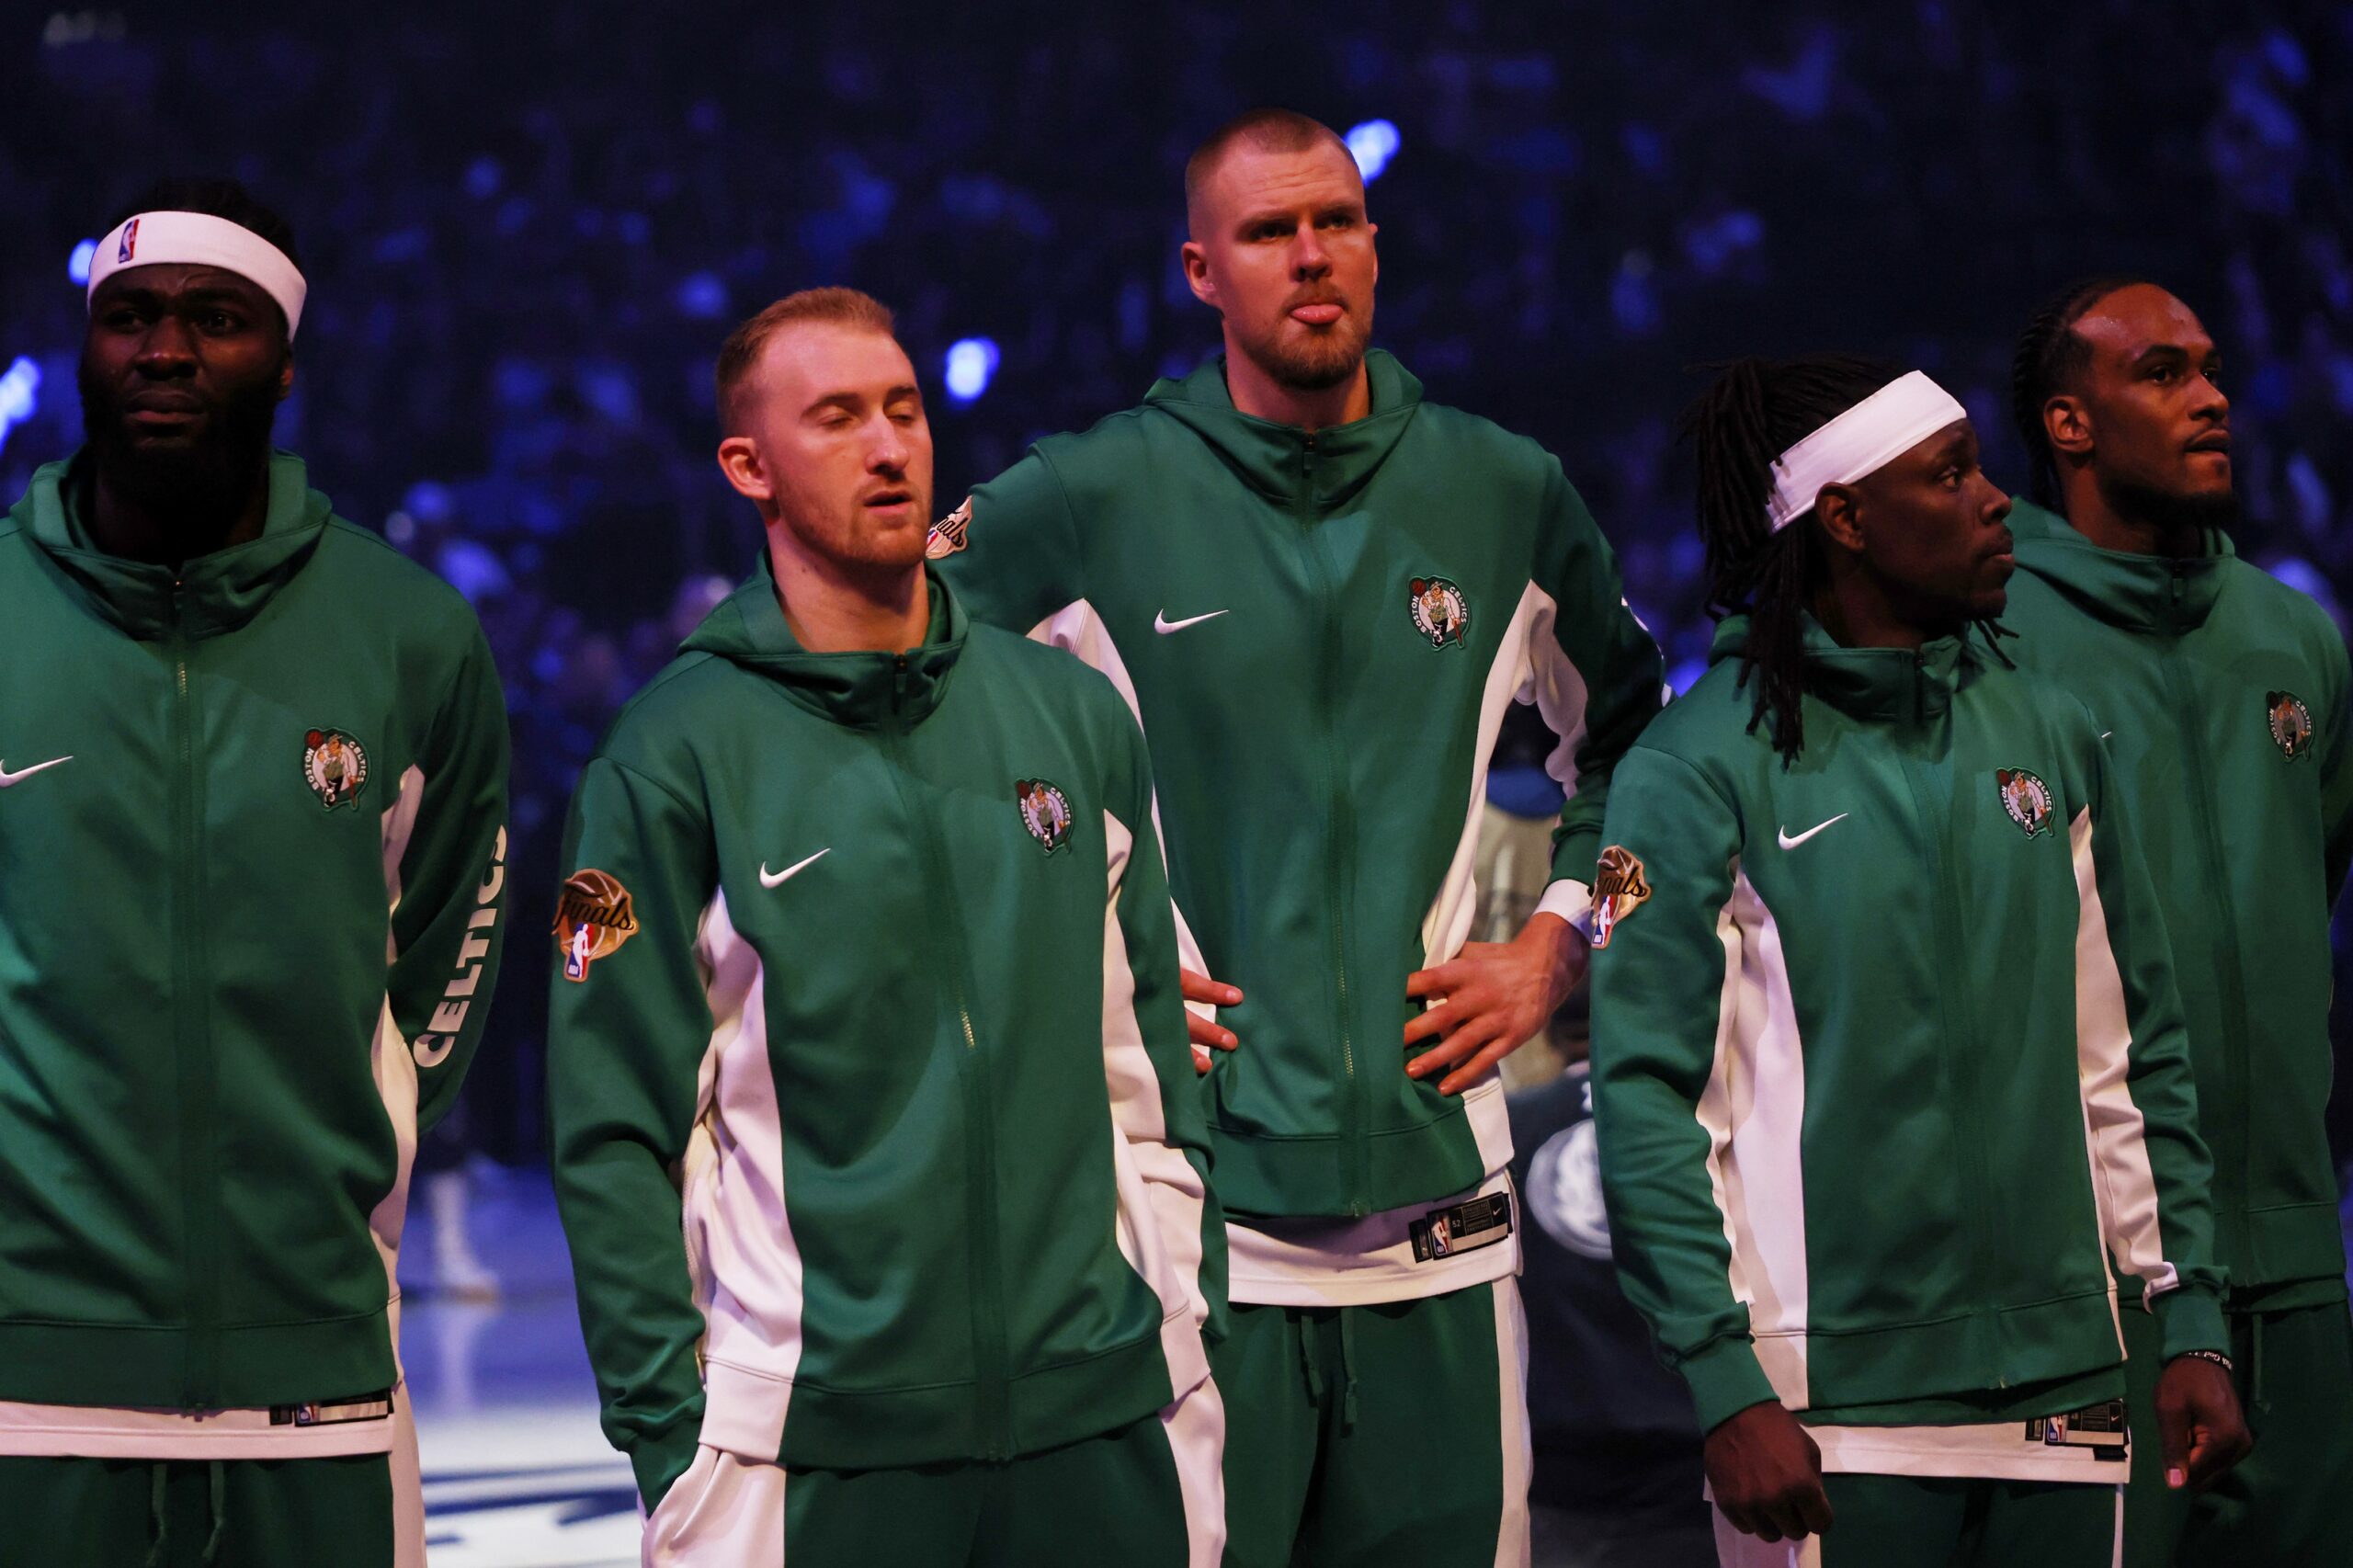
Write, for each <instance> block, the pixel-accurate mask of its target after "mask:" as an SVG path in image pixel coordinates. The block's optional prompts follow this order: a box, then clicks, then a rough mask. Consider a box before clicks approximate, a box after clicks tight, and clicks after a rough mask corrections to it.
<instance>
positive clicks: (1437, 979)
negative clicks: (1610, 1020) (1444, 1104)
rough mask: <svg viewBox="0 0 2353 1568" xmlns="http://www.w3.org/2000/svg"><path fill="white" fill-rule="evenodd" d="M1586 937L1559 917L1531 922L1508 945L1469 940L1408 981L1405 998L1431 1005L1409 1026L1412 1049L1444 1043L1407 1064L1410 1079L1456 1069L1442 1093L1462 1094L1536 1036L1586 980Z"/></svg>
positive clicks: (1540, 917)
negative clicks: (1429, 1044)
mask: <svg viewBox="0 0 2353 1568" xmlns="http://www.w3.org/2000/svg"><path fill="white" fill-rule="evenodd" d="M1587 956H1588V955H1587V952H1586V940H1585V935H1584V933H1583V932H1581V931H1579V930H1578V929H1577V928H1576V927H1575V926H1572V925H1570V924H1569V923H1568V922H1567V921H1565V920H1563V919H1562V918H1561V917H1560V916H1559V915H1548V914H1540V915H1532V916H1530V917H1529V922H1528V925H1527V926H1526V927H1525V928H1524V929H1522V930H1521V932H1520V934H1519V935H1518V936H1517V937H1513V938H1512V939H1511V940H1510V941H1508V942H1465V943H1463V944H1462V950H1461V952H1460V953H1457V954H1456V955H1455V956H1454V957H1453V958H1451V959H1449V960H1447V961H1446V962H1445V963H1442V964H1439V965H1438V966H1437V967H1436V968H1433V969H1419V970H1415V971H1414V972H1413V973H1412V974H1410V975H1407V976H1406V977H1405V994H1406V995H1408V996H1411V997H1414V998H1415V999H1417V1000H1424V1001H1428V1002H1430V1003H1431V1006H1429V1008H1428V1009H1427V1011H1426V1012H1424V1013H1423V1014H1422V1016H1421V1017H1417V1018H1415V1019H1414V1020H1412V1021H1411V1022H1409V1023H1408V1024H1406V1026H1405V1046H1406V1049H1407V1050H1411V1049H1413V1048H1414V1047H1415V1046H1417V1045H1421V1044H1424V1043H1426V1042H1427V1041H1430V1040H1436V1041H1437V1042H1438V1043H1437V1044H1436V1045H1434V1046H1432V1047H1431V1049H1429V1050H1427V1051H1423V1052H1422V1053H1421V1054H1420V1055H1419V1056H1416V1057H1415V1058H1414V1059H1413V1060H1412V1061H1411V1062H1407V1063H1406V1064H1405V1072H1406V1074H1407V1075H1408V1076H1409V1077H1415V1078H1427V1077H1428V1076H1430V1074H1433V1073H1437V1072H1439V1071H1441V1070H1444V1069H1449V1068H1450V1069H1452V1071H1450V1072H1448V1073H1447V1074H1446V1076H1445V1077H1444V1078H1442V1079H1440V1080H1439V1082H1438V1093H1440V1094H1442V1095H1459V1094H1461V1092H1462V1091H1463V1090H1464V1089H1467V1088H1469V1087H1470V1086H1471V1085H1473V1084H1475V1083H1477V1082H1478V1081H1479V1077H1480V1075H1481V1074H1483V1073H1485V1072H1486V1070H1487V1069H1488V1068H1490V1067H1493V1066H1494V1065H1495V1063H1496V1062H1501V1061H1502V1060H1503V1059H1504V1058H1505V1057H1506V1056H1509V1055H1510V1054H1511V1053H1512V1052H1513V1051H1518V1049H1519V1048H1520V1047H1521V1046H1523V1045H1526V1044H1527V1043H1528V1042H1529V1040H1533V1039H1535V1038H1536V1032H1537V1031H1538V1030H1539V1029H1540V1028H1543V1027H1544V1025H1545V1023H1546V1021H1547V1020H1549V1019H1550V1018H1551V1017H1552V1013H1553V1010H1554V1009H1556V1008H1557V1007H1559V1006H1560V1005H1561V1004H1562V1003H1563V1002H1565V1001H1567V1000H1568V996H1569V993H1570V992H1572V991H1574V990H1575V989H1576V985H1577V982H1578V981H1580V980H1582V979H1584V978H1585V966H1586V958H1587Z"/></svg>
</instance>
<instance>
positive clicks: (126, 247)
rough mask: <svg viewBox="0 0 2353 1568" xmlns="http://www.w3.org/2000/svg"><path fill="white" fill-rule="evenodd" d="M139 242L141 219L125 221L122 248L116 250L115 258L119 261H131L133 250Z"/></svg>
mask: <svg viewBox="0 0 2353 1568" xmlns="http://www.w3.org/2000/svg"><path fill="white" fill-rule="evenodd" d="M138 244H139V220H138V219H136V218H133V219H132V220H131V222H128V223H125V224H124V225H123V226H122V248H121V249H120V250H119V251H117V252H115V256H114V258H115V260H116V261H117V262H125V261H129V260H130V259H131V251H132V250H133V249H134V248H136V247H137V245H138Z"/></svg>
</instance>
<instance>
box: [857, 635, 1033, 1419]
mask: <svg viewBox="0 0 2353 1568" xmlns="http://www.w3.org/2000/svg"><path fill="white" fill-rule="evenodd" d="M906 705H907V656H906V655H905V654H904V653H900V654H896V655H894V656H893V657H892V674H891V722H890V723H889V724H887V725H886V726H884V728H883V732H882V737H883V749H884V751H885V753H886V754H887V755H888V756H889V758H890V762H891V767H892V783H893V785H894V787H895V788H896V789H897V790H898V791H899V803H900V805H901V807H902V808H903V809H904V811H905V812H906V813H907V818H908V822H909V824H910V825H911V826H912V827H913V829H914V832H915V846H916V849H917V852H918V854H919V855H920V856H921V857H922V860H923V867H924V881H925V884H926V886H927V887H928V888H930V889H931V890H932V896H931V897H930V898H929V899H927V900H926V903H927V904H928V905H929V906H930V908H931V910H932V912H933V913H932V918H931V939H932V950H933V952H934V953H935V954H936V955H943V956H944V957H945V958H946V960H947V961H946V962H944V963H937V962H936V963H935V965H934V968H935V970H937V971H945V973H946V974H947V976H948V982H949V988H950V989H951V991H952V992H953V994H954V996H955V1001H956V1026H957V1028H958V1029H959V1030H960V1031H961V1039H962V1043H963V1050H962V1051H961V1052H960V1053H959V1055H958V1058H957V1070H958V1071H957V1077H958V1080H959V1086H960V1087H961V1090H962V1092H963V1100H964V1127H965V1139H964V1148H965V1158H964V1222H965V1229H966V1232H967V1244H968V1245H969V1246H970V1247H971V1249H972V1251H971V1255H970V1266H969V1267H970V1280H969V1285H968V1289H969V1290H971V1292H972V1380H973V1396H974V1403H975V1405H976V1407H977V1411H976V1415H975V1419H974V1426H975V1428H976V1434H977V1436H978V1437H979V1439H980V1454H979V1457H980V1458H981V1459H983V1460H1008V1459H1011V1458H1012V1457H1013V1454H1014V1440H1013V1416H1012V1411H1011V1407H1010V1403H1009V1402H1008V1399H1007V1395H1006V1370H1005V1369H1006V1334H1005V1269H1004V1265H1003V1252H1004V1243H1003V1240H1002V1237H1001V1234H1000V1228H999V1217H998V1214H997V1202H996V1113H995V1095H994V1094H993V1093H992V1092H991V1089H990V1085H989V1075H988V1063H987V1061H986V1060H985V1059H984V1058H983V1055H982V1053H981V1042H980V1037H979V1035H978V1033H977V1032H976V1031H975V1030H974V1029H973V1028H972V1003H971V992H972V988H971V985H970V983H969V976H970V973H971V958H970V955H969V954H968V953H967V952H966V951H965V949H964V937H963V932H964V927H963V915H962V912H961V910H960V909H958V908H956V907H955V892H954V884H953V883H952V882H950V881H949V879H948V864H947V855H946V853H945V851H944V850H943V849H942V847H941V846H940V842H939V830H938V824H937V823H936V822H935V821H934V820H933V818H932V817H931V815H930V813H928V812H919V811H917V810H915V802H914V801H912V800H910V799H909V798H908V795H907V790H906V785H905V784H904V782H903V780H904V778H906V777H907V776H908V775H910V774H912V773H913V771H914V769H913V767H911V766H910V764H909V762H908V759H907V751H906V733H907V720H906Z"/></svg>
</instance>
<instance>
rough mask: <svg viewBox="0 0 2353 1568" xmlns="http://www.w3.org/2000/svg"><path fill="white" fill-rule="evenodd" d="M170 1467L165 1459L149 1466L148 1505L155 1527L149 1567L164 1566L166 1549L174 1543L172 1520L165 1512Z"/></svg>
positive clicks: (148, 1559) (150, 1548)
mask: <svg viewBox="0 0 2353 1568" xmlns="http://www.w3.org/2000/svg"><path fill="white" fill-rule="evenodd" d="M170 1468H171V1467H170V1465H169V1464H168V1462H167V1461H165V1460H156V1461H155V1462H154V1463H153V1464H152V1465H150V1466H148V1475H147V1507H148V1512H149V1514H150V1516H151V1518H152V1520H153V1525H154V1528H155V1544H154V1545H153V1546H151V1547H149V1548H148V1549H147V1568H163V1562H164V1551H165V1548H166V1547H168V1546H170V1545H171V1544H172V1521H171V1518H170V1517H169V1516H168V1515H166V1514H165V1512H164V1482H165V1477H166V1476H167V1475H168V1474H169V1472H170Z"/></svg>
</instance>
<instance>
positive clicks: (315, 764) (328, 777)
mask: <svg viewBox="0 0 2353 1568" xmlns="http://www.w3.org/2000/svg"><path fill="white" fill-rule="evenodd" d="M302 782H303V783H305V784H307V785H309V786H310V788H311V793H312V794H313V795H316V796H317V797H318V798H319V800H320V801H321V803H323V804H324V806H325V807H326V809H327V810H329V811H333V810H335V808H336V807H337V806H344V805H350V806H356V805H358V803H359V791H360V790H361V789H362V788H364V787H365V786H366V784H367V782H368V752H367V749H366V748H365V747H363V746H362V745H361V744H359V743H358V741H356V740H354V739H353V738H352V737H351V736H349V735H347V734H346V733H344V732H342V731H341V730H309V731H305V732H304V733H303V735H302Z"/></svg>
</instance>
